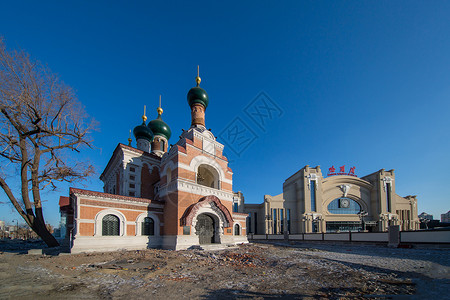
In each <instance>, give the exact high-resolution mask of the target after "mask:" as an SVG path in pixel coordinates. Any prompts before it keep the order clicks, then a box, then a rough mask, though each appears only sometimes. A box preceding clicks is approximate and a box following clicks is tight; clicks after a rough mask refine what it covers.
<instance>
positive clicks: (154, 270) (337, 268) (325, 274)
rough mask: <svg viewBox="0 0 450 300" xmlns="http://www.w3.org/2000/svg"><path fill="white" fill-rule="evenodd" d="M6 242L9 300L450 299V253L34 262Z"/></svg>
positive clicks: (189, 254)
mask: <svg viewBox="0 0 450 300" xmlns="http://www.w3.org/2000/svg"><path fill="white" fill-rule="evenodd" d="M36 246H37V245H31V246H30V245H20V247H18V246H17V245H15V244H11V243H2V242H0V251H1V252H0V282H1V284H0V299H18V298H20V299H44V298H45V299H61V298H65V299H121V298H127V299H137V298H141V299H142V298H145V299H273V298H282V299H367V298H372V299H392V298H393V299H404V298H405V299H450V294H449V291H450V249H391V248H387V247H383V246H368V245H366V246H362V245H332V244H307V243H299V244H296V245H284V244H278V245H269V244H250V245H243V246H240V247H237V248H234V249H227V250H221V251H214V252H205V251H200V250H189V251H177V252H176V251H167V250H153V249H149V250H145V251H119V252H113V253H95V254H76V255H59V256H58V255H26V254H21V252H26V248H27V247H36Z"/></svg>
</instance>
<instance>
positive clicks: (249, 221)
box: [247, 213, 252, 233]
mask: <svg viewBox="0 0 450 300" xmlns="http://www.w3.org/2000/svg"><path fill="white" fill-rule="evenodd" d="M247 233H252V213H248V217H247Z"/></svg>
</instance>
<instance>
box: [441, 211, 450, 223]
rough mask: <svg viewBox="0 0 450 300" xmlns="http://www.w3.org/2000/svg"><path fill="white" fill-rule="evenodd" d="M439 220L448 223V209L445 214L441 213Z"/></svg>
mask: <svg viewBox="0 0 450 300" xmlns="http://www.w3.org/2000/svg"><path fill="white" fill-rule="evenodd" d="M441 222H442V223H450V210H449V211H448V212H447V213H445V214H441Z"/></svg>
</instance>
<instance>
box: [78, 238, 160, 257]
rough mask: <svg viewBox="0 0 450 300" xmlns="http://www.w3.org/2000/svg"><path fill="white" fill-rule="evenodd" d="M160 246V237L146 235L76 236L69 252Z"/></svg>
mask: <svg viewBox="0 0 450 300" xmlns="http://www.w3.org/2000/svg"><path fill="white" fill-rule="evenodd" d="M160 246H161V237H153V236H152V237H148V236H78V237H75V238H74V239H73V246H72V248H71V250H70V252H71V253H81V252H99V251H101V252H106V251H117V250H121V249H125V250H142V249H147V248H155V247H160Z"/></svg>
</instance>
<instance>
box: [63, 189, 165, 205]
mask: <svg viewBox="0 0 450 300" xmlns="http://www.w3.org/2000/svg"><path fill="white" fill-rule="evenodd" d="M69 192H70V195H75V194H79V195H84V196H93V197H99V198H105V199H116V200H128V201H134V202H141V203H155V204H161V203H162V202H161V201H157V200H151V199H146V198H136V197H129V196H122V195H115V194H108V193H102V192H95V191H89V190H82V189H77V188H70V190H69Z"/></svg>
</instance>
